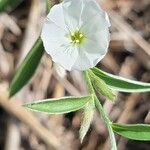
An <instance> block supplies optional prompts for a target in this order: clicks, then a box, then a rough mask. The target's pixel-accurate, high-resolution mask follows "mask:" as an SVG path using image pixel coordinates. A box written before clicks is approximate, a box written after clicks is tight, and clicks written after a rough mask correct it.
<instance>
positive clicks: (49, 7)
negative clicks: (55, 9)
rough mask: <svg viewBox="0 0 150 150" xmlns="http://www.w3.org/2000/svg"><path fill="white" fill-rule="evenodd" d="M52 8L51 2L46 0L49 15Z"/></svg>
mask: <svg viewBox="0 0 150 150" xmlns="http://www.w3.org/2000/svg"><path fill="white" fill-rule="evenodd" d="M51 7H52V2H51V0H46V11H47V13H49V11H50V9H51Z"/></svg>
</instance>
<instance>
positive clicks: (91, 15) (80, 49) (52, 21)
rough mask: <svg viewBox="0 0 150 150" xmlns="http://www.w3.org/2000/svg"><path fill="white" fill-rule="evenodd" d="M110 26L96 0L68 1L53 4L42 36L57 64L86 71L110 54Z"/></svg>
mask: <svg viewBox="0 0 150 150" xmlns="http://www.w3.org/2000/svg"><path fill="white" fill-rule="evenodd" d="M109 26H110V23H109V19H108V16H107V14H106V12H104V11H103V10H102V9H101V8H100V6H99V5H98V4H97V2H96V1H95V0H64V1H63V2H62V3H60V4H58V5H55V6H53V7H52V9H51V11H50V13H49V14H48V16H47V19H46V21H45V23H44V26H43V29H42V34H41V38H42V40H43V44H44V47H45V50H46V52H47V53H48V54H49V55H50V56H51V57H52V59H53V61H54V62H55V63H58V64H60V65H61V66H62V67H64V68H65V69H66V70H85V69H87V68H91V67H94V66H95V65H96V64H97V63H98V62H99V61H100V60H101V59H102V58H103V57H104V56H105V54H106V53H107V49H108V45H109V29H108V28H109Z"/></svg>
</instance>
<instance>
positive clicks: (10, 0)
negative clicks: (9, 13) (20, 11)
mask: <svg viewBox="0 0 150 150" xmlns="http://www.w3.org/2000/svg"><path fill="white" fill-rule="evenodd" d="M21 2H22V0H0V12H3V11H6V10H8V9H10V8H13V7H16V6H17V5H18V4H20V3H21Z"/></svg>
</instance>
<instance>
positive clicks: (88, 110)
mask: <svg viewBox="0 0 150 150" xmlns="http://www.w3.org/2000/svg"><path fill="white" fill-rule="evenodd" d="M94 108H95V105H94V100H92V99H91V100H90V101H89V102H88V103H87V104H86V105H85V107H84V110H83V116H82V121H81V126H80V131H79V133H80V141H81V143H82V141H83V139H84V137H85V135H86V133H87V132H88V130H89V128H90V124H91V122H92V119H93V115H94Z"/></svg>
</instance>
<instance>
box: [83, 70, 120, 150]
mask: <svg viewBox="0 0 150 150" xmlns="http://www.w3.org/2000/svg"><path fill="white" fill-rule="evenodd" d="M88 72H89V71H88V70H86V71H84V72H83V73H84V77H85V80H86V83H87V87H88V89H89V92H90V94H93V95H94V100H95V106H96V108H97V110H98V111H99V113H100V115H101V116H102V119H103V121H104V122H105V124H106V126H107V128H108V132H109V136H110V141H111V150H117V147H116V140H115V135H114V132H113V129H112V127H111V121H110V119H109V118H108V116H107V114H106V112H105V110H104V109H103V107H102V105H101V103H100V101H99V99H98V98H97V96H96V94H95V91H94V88H93V85H92V82H91V79H90V77H91V76H90V75H89V73H88Z"/></svg>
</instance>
